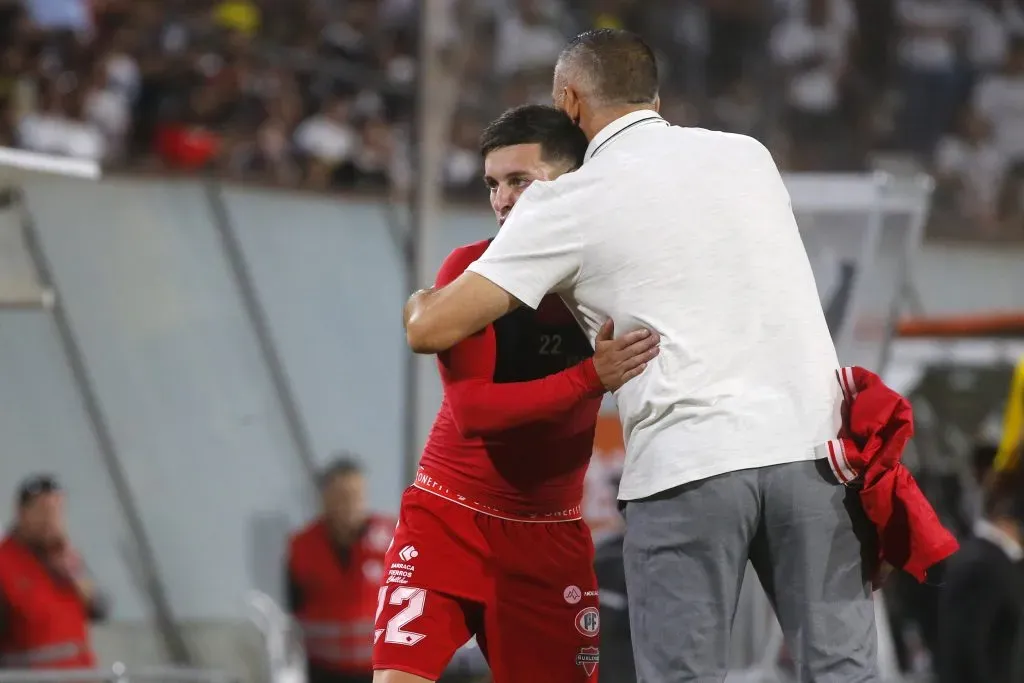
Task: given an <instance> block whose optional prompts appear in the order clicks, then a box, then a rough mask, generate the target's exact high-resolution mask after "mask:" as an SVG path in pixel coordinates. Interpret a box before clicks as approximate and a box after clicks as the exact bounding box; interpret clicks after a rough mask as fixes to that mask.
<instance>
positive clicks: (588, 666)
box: [576, 647, 600, 676]
mask: <svg viewBox="0 0 1024 683" xmlns="http://www.w3.org/2000/svg"><path fill="white" fill-rule="evenodd" d="M598 659H600V654H599V651H598V649H597V648H596V647H581V648H580V650H579V652H577V653H576V666H582V667H583V670H584V671H585V672H586V673H587V675H588V676H593V675H594V671H596V670H597V662H598Z"/></svg>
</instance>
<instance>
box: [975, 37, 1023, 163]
mask: <svg viewBox="0 0 1024 683" xmlns="http://www.w3.org/2000/svg"><path fill="white" fill-rule="evenodd" d="M974 106H975V108H976V109H977V110H978V113H979V114H980V115H981V116H983V117H985V119H986V120H987V121H988V122H989V124H990V125H991V126H992V132H993V135H994V138H995V144H996V145H997V146H998V147H999V149H1000V150H1001V151H1002V153H1003V154H1005V155H1006V157H1007V159H1008V161H1009V162H1010V163H1015V162H1018V161H1022V160H1024V39H1022V38H1016V39H1015V40H1014V41H1013V43H1012V45H1011V46H1010V48H1009V51H1008V53H1007V55H1006V62H1005V64H1004V65H1003V68H1002V70H1001V71H998V72H994V73H991V74H989V75H988V76H986V77H984V78H983V79H982V80H981V82H980V83H979V84H978V87H977V90H975V93H974Z"/></svg>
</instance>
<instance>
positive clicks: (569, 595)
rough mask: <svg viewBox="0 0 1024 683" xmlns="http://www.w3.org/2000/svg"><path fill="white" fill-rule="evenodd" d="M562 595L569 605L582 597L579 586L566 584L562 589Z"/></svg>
mask: <svg viewBox="0 0 1024 683" xmlns="http://www.w3.org/2000/svg"><path fill="white" fill-rule="evenodd" d="M562 597H563V598H565V601H566V602H567V603H569V604H570V605H575V604H576V603H577V602H579V601H580V600H582V599H583V591H581V590H580V587H579V586H566V587H565V590H564V591H562Z"/></svg>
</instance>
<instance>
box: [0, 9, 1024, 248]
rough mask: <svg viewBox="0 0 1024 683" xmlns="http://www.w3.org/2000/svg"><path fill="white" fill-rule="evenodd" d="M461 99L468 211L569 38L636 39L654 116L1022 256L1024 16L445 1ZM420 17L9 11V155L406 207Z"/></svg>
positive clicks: (400, 13)
mask: <svg viewBox="0 0 1024 683" xmlns="http://www.w3.org/2000/svg"><path fill="white" fill-rule="evenodd" d="M442 4H443V6H444V9H445V12H446V21H445V22H444V26H442V31H443V32H444V33H445V35H444V36H441V37H440V38H441V39H442V40H443V41H446V42H447V43H448V44H449V45H451V46H452V48H453V49H452V50H451V51H450V52H451V55H450V56H451V58H450V59H449V60H448V64H449V66H450V67H451V68H454V69H458V70H459V73H458V82H459V84H460V89H459V101H458V103H457V113H456V115H455V117H454V120H453V122H452V129H451V139H450V145H449V150H448V154H447V158H446V161H445V164H444V168H443V175H444V180H445V182H446V184H447V186H448V188H449V189H450V191H452V192H453V193H478V192H481V191H482V190H481V188H482V185H481V183H480V181H479V172H480V160H479V156H478V154H477V152H476V141H477V136H478V133H479V131H480V129H481V127H482V125H483V124H485V123H486V122H487V121H488V120H489V119H490V118H491V117H493V116H494V115H495V114H496V113H497V112H499V111H500V110H501V109H503V108H505V107H508V106H511V105H514V104H520V103H522V102H525V101H541V102H546V101H550V94H551V93H550V75H551V66H552V63H553V61H554V60H555V58H556V57H557V55H558V52H559V51H560V49H561V47H562V46H563V44H564V42H565V40H566V38H567V37H569V36H572V35H574V34H575V33H577V32H579V31H581V30H585V29H587V28H594V27H625V28H630V29H633V30H636V31H638V32H640V33H641V34H642V35H644V36H645V37H646V38H647V39H648V40H649V42H650V43H651V44H652V45H653V46H654V48H655V49H656V51H657V53H658V55H659V58H660V61H661V64H662V67H663V95H662V98H663V114H664V115H665V116H666V118H668V119H669V120H671V121H673V122H675V123H679V124H684V125H702V126H709V127H716V128H724V129H728V130H733V131H737V132H742V133H747V134H751V135H755V136H757V137H758V138H760V139H761V140H762V141H764V142H765V143H766V144H767V145H768V146H769V147H770V148H771V149H772V151H773V152H774V153H775V155H776V158H777V159H778V160H779V162H780V165H782V166H783V167H784V168H786V169H789V170H794V171H807V170H821V171H844V170H849V171H863V170H867V169H871V168H883V169H900V170H914V169H919V168H920V169H924V170H928V171H930V172H932V173H934V174H935V176H936V177H937V179H938V180H939V193H938V196H937V205H936V211H935V217H934V225H933V228H934V230H935V231H937V232H938V233H939V234H943V235H948V236H958V237H985V238H1008V239H1013V238H1024V0H872V1H871V2H855V1H854V0H444V2H443V3H442ZM420 6H421V3H420V2H418V1H417V0H222V1H220V2H218V1H216V0H0V111H2V114H3V115H2V117H0V144H3V145H16V146H19V147H23V148H27V149H33V150H38V151H45V152H50V153H56V154H69V155H74V156H80V157H90V158H96V159H100V160H102V161H103V163H104V164H105V165H106V166H107V167H110V168H116V167H122V168H123V167H128V168H131V169H133V170H139V171H141V170H155V171H161V172H166V171H169V170H186V171H189V170H191V171H195V170H199V169H203V170H214V171H216V172H218V173H220V174H223V175H226V176H228V177H231V178H235V179H240V180H246V181H255V182H267V183H273V184H282V185H288V186H301V187H308V188H314V189H330V188H346V189H353V188H366V189H372V190H386V189H388V190H399V191H401V190H403V189H408V187H409V185H410V180H411V172H410V168H411V167H412V166H413V159H412V156H411V154H410V149H411V147H412V146H411V144H410V140H411V137H412V134H413V132H414V131H413V126H414V122H415V120H414V117H413V111H414V104H415V79H416V74H417V50H416V46H417V42H418V36H417V33H418V30H419V29H418V26H419V16H418V14H419V9H420Z"/></svg>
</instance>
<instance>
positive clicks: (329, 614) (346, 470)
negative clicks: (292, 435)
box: [286, 456, 395, 683]
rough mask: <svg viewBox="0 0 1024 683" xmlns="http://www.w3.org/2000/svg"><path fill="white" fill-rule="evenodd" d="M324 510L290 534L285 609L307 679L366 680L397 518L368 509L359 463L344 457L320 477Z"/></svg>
mask: <svg viewBox="0 0 1024 683" xmlns="http://www.w3.org/2000/svg"><path fill="white" fill-rule="evenodd" d="M320 503H321V510H322V511H321V515H320V516H319V517H318V518H317V519H315V520H313V521H312V522H310V523H309V524H308V525H307V526H306V527H304V528H303V529H302V530H301V531H299V532H298V533H297V534H295V536H293V537H292V539H291V543H290V544H289V550H288V561H287V568H286V572H287V577H288V588H287V596H288V597H287V602H288V610H289V611H290V612H291V613H292V615H293V616H294V617H295V619H296V620H297V621H298V623H299V627H300V628H301V630H302V633H303V639H304V643H305V649H306V656H307V658H308V666H307V674H308V680H309V683H369V682H370V681H372V679H373V666H372V661H371V656H372V653H373V621H374V616H375V613H376V611H377V591H378V589H379V587H380V585H381V581H382V579H383V578H384V575H385V568H384V564H383V558H384V553H385V552H387V549H388V546H389V545H390V544H391V537H392V534H393V532H394V528H395V520H394V518H388V517H380V516H375V515H371V514H370V513H369V511H368V510H367V508H366V480H365V478H364V476H363V472H362V468H361V467H360V465H359V463H358V462H357V461H356V460H355V459H354V458H352V457H350V456H342V457H339V458H338V459H337V460H335V461H334V462H333V463H332V464H330V465H328V466H327V468H326V469H324V471H323V473H322V474H321V475H320Z"/></svg>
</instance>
